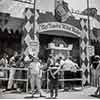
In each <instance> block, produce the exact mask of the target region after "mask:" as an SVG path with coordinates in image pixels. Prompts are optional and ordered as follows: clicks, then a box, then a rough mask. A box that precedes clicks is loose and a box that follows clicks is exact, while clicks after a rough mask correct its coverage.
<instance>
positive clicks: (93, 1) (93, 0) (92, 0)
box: [65, 0, 100, 15]
mask: <svg viewBox="0 0 100 100" xmlns="http://www.w3.org/2000/svg"><path fill="white" fill-rule="evenodd" d="M65 1H66V2H68V4H69V6H70V7H71V8H73V9H75V10H80V11H82V10H84V9H85V8H87V0H65ZM89 7H94V8H97V10H98V14H99V15H100V0H89Z"/></svg>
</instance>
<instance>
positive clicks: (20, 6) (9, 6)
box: [0, 0, 100, 17]
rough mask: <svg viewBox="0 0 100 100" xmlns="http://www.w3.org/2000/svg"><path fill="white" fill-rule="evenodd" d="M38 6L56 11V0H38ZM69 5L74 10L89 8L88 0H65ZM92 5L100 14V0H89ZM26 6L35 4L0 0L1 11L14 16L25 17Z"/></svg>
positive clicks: (43, 9) (44, 9)
mask: <svg viewBox="0 0 100 100" xmlns="http://www.w3.org/2000/svg"><path fill="white" fill-rule="evenodd" d="M36 1H37V8H39V9H41V11H52V12H54V8H55V4H54V1H55V0H36ZM65 1H66V2H67V3H68V4H69V7H70V8H71V9H72V8H73V9H74V10H79V11H83V10H84V9H86V8H87V0H65ZM89 4H90V7H95V8H97V10H98V14H99V15H100V0H89ZM25 7H33V5H29V4H24V3H20V2H15V1H13V0H0V12H1V11H3V12H8V13H9V12H10V13H11V15H12V16H16V17H23V15H22V14H23V12H24V9H25Z"/></svg>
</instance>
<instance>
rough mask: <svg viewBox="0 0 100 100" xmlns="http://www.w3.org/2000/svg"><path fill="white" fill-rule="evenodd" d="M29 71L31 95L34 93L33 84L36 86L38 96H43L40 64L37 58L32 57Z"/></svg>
mask: <svg viewBox="0 0 100 100" xmlns="http://www.w3.org/2000/svg"><path fill="white" fill-rule="evenodd" d="M29 72H30V82H31V89H32V97H34V94H35V91H34V90H35V86H36V87H37V90H38V92H39V93H40V96H45V95H44V92H43V91H42V89H41V76H42V75H41V65H40V62H39V59H38V58H36V57H33V58H32V62H31V63H30V65H29Z"/></svg>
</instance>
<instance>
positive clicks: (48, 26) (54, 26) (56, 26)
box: [38, 22, 81, 37]
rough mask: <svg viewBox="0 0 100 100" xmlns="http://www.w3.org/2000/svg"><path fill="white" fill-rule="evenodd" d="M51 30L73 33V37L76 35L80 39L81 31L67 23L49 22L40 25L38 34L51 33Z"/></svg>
mask: <svg viewBox="0 0 100 100" xmlns="http://www.w3.org/2000/svg"><path fill="white" fill-rule="evenodd" d="M51 30H59V31H66V32H69V33H73V35H76V36H78V37H80V34H81V31H80V30H79V29H78V28H76V27H74V26H72V25H69V24H65V23H59V22H47V23H41V24H39V30H38V32H44V31H51Z"/></svg>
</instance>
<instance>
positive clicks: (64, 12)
mask: <svg viewBox="0 0 100 100" xmlns="http://www.w3.org/2000/svg"><path fill="white" fill-rule="evenodd" d="M55 11H56V13H55V14H57V16H60V19H61V22H65V21H67V19H68V18H69V17H70V16H72V13H71V12H70V10H69V8H68V4H67V3H66V2H64V1H62V3H58V5H56V10H55Z"/></svg>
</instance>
